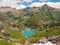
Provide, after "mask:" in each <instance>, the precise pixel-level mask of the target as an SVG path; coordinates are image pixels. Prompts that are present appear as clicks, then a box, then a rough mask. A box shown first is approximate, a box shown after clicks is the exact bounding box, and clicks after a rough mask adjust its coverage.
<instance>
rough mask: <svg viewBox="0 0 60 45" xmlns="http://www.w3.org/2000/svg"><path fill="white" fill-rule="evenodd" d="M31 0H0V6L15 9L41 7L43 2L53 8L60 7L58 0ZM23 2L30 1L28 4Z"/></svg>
mask: <svg viewBox="0 0 60 45" xmlns="http://www.w3.org/2000/svg"><path fill="white" fill-rule="evenodd" d="M32 1H33V0H8V1H7V0H0V7H1V6H4V7H14V8H16V9H22V8H26V7H28V6H29V7H34V6H35V7H41V6H43V5H44V4H47V5H49V6H51V7H54V8H59V9H60V2H45V1H48V0H40V1H42V2H32ZM18 2H19V3H20V4H17V3H18ZM23 2H27V3H31V4H29V5H28V6H27V5H24V4H23Z"/></svg>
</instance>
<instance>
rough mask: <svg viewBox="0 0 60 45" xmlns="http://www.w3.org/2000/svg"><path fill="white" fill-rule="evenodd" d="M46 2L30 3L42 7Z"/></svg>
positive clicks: (31, 5) (32, 5)
mask: <svg viewBox="0 0 60 45" xmlns="http://www.w3.org/2000/svg"><path fill="white" fill-rule="evenodd" d="M44 4H45V3H41V2H34V3H32V4H30V5H29V7H34V6H35V7H41V6H43V5H44Z"/></svg>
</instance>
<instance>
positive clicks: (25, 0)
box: [23, 0, 33, 3]
mask: <svg viewBox="0 0 60 45" xmlns="http://www.w3.org/2000/svg"><path fill="white" fill-rule="evenodd" d="M23 1H24V2H27V3H29V2H32V1H33V0H23Z"/></svg>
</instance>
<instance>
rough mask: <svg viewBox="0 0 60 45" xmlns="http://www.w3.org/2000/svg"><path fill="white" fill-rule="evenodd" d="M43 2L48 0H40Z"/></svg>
mask: <svg viewBox="0 0 60 45" xmlns="http://www.w3.org/2000/svg"><path fill="white" fill-rule="evenodd" d="M40 1H41V2H46V1H48V0H40Z"/></svg>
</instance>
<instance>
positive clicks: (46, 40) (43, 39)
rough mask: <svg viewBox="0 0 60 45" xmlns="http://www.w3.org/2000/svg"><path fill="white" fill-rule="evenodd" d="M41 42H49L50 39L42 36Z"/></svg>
mask: <svg viewBox="0 0 60 45" xmlns="http://www.w3.org/2000/svg"><path fill="white" fill-rule="evenodd" d="M39 42H40V43H46V42H48V39H46V38H44V37H42V38H40V40H39Z"/></svg>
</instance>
